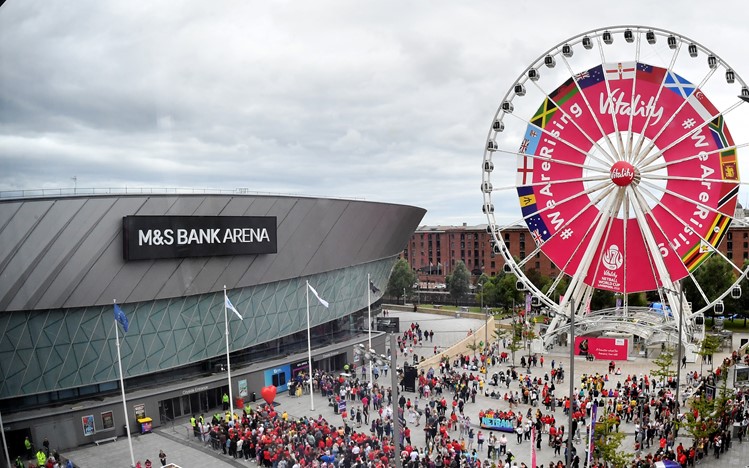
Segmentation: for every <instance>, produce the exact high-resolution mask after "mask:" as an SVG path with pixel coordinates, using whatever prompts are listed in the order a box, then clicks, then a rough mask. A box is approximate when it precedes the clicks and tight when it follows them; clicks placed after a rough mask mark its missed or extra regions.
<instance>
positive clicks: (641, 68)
mask: <svg viewBox="0 0 749 468" xmlns="http://www.w3.org/2000/svg"><path fill="white" fill-rule="evenodd" d="M636 74H637V81H647V82H650V83H655V84H657V85H660V84H661V83H663V77H664V76H665V74H666V69H665V68H661V67H654V66H652V65H648V64H647V63H639V62H638V63H637V72H636Z"/></svg>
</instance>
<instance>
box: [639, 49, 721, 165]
mask: <svg viewBox="0 0 749 468" xmlns="http://www.w3.org/2000/svg"><path fill="white" fill-rule="evenodd" d="M674 64H675V61H673V62H672V63H671V64H670V65H669V68H668V69H667V70H666V73H665V74H664V75H663V81H661V86H660V89H659V90H658V96H659V97H660V94H661V92H662V91H663V89H664V88H665V87H666V79H667V78H668V76H669V74H672V73H673V65H674ZM713 73H715V69H710V70H709V71H708V72H707V73H706V74H705V76H704V78H703V79H702V81H701V82H700V83H699V84H698V85H697V86H696V87H695V90H696V89H700V88H702V87H703V86H704V85H705V83H707V82H708V80H709V79H710V77H711V76H713ZM687 103H689V99H688V96H687V98H685V99H684V100H683V101H682V102H681V104H680V105H679V106H678V107H677V108H676V109H675V110H674V111H673V112H671V116H670V117H669V118H668V120H667V121H666V122H665V123H664V124H663V125H662V126H661V128H660V130H659V131H658V133H656V135H655V137H653V139H652V140H650V144H648V147H647V148H646V150H645V151H644V152H643V153H640V154H639V155H638V158H637V159H636V160H635V163H637V162H639V161H642V160H643V159H644V158H645V157H646V156H647V155H648V153H650V151H651V150H652V149H653V147H654V146H655V144H656V142H657V141H658V138H660V137H661V135H663V132H665V131H666V129H668V128H669V126H670V125H671V123H672V122H673V120H674V119H675V118H676V116H677V115H678V114H679V112H681V110H682V109H683V108H684V107H685V106H686V105H687ZM711 120H712V118H711ZM661 151H662V150H661ZM651 157H652V155H651Z"/></svg>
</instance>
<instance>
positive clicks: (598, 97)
mask: <svg viewBox="0 0 749 468" xmlns="http://www.w3.org/2000/svg"><path fill="white" fill-rule="evenodd" d="M748 103H749V89H748V88H747V85H746V84H745V83H744V81H743V80H742V79H741V78H740V77H739V76H738V74H737V73H736V71H735V70H734V69H733V68H732V67H731V66H729V65H728V64H727V63H726V62H725V61H724V60H723V59H721V58H720V57H719V56H718V55H717V54H715V53H714V52H712V51H711V50H709V49H707V48H706V47H705V46H703V45H701V44H699V43H697V42H696V41H694V40H692V39H689V38H687V37H685V36H683V35H680V34H677V33H674V32H670V31H666V30H662V29H657V28H650V27H643V26H616V27H610V28H605V29H596V30H592V31H588V32H586V33H583V34H580V35H578V36H575V37H572V38H570V39H568V40H566V41H563V42H561V43H559V44H557V45H556V46H554V47H552V48H551V49H549V50H547V51H546V52H545V53H543V54H541V55H540V56H539V57H538V58H537V59H536V60H534V61H533V62H532V63H531V65H530V66H528V67H527V68H526V69H525V70H524V71H523V72H522V73H521V74H520V76H519V77H518V78H517V79H516V81H515V82H514V83H512V85H511V86H510V88H509V90H508V91H507V93H506V94H505V95H504V97H503V98H502V100H501V102H500V104H499V107H498V109H497V111H496V114H495V115H494V119H493V120H492V123H491V128H490V130H489V134H488V137H487V141H486V146H485V151H484V160H483V173H482V174H483V175H482V184H481V191H482V193H483V198H484V205H483V211H484V213H485V214H486V216H487V218H488V227H487V231H488V232H489V233H490V234H491V235H492V244H493V250H494V253H496V254H501V255H502V257H503V258H504V261H505V271H507V272H509V273H512V274H514V275H516V276H517V278H518V288H519V289H524V290H527V291H528V292H529V294H532V296H533V298H534V301H536V302H538V303H539V305H543V306H546V307H548V308H549V309H550V310H551V311H552V312H553V313H554V315H555V317H554V319H553V320H552V322H551V325H550V326H549V328H548V329H547V331H546V335H545V339H549V338H550V337H553V336H555V335H556V334H559V333H562V332H564V330H565V324H566V323H567V322H568V320H569V318H570V316H571V315H570V314H571V313H574V314H575V320H576V321H579V322H578V323H580V324H581V326H582V328H583V330H586V331H587V332H591V333H592V332H603V331H606V330H618V331H624V332H626V333H632V334H636V335H638V336H641V337H643V338H645V339H646V340H648V341H650V342H657V341H661V342H663V341H675V340H676V338H677V337H678V335H677V333H675V331H676V327H675V323H676V321H677V320H679V318H681V319H683V321H684V325H685V327H684V331H683V332H681V333H682V334H681V337H682V338H684V343H691V344H692V347H693V348H694V346H695V345H696V342H697V341H698V340H699V339H700V338H701V337H702V336H703V334H704V319H703V318H702V317H703V316H704V315H703V314H704V312H705V311H707V310H709V309H710V310H712V309H714V310H716V311H718V312H721V311H722V301H723V298H724V297H725V296H727V295H729V294H732V295H734V297H735V296H736V295H737V294H740V288H739V287H738V285H739V282H740V281H741V279H742V278H743V277H744V276H745V275H746V273H747V271H745V270H742V268H741V267H738V266H736V265H735V264H734V262H736V263H738V264H739V265H741V264H742V263H743V260H742V259H738V260H737V259H732V258H729V257H728V256H727V255H725V254H723V253H721V252H720V251H719V249H718V245H719V243H720V242H721V241H722V240H723V238H724V236H725V235H726V234H727V232H728V227H729V225H730V224H731V222H732V220H733V218H734V217H735V212H736V208H737V203H738V201H739V188H740V187H741V185H742V184H741V182H740V179H739V172H740V170H739V169H740V168H739V166H740V165H741V164H742V161H741V160H740V159H739V150H740V149H742V148H743V147H745V146H747V144H749V142H748V141H747V138H748V135H747V133H748V132H747V130H746V129H747V126H748V125H749V104H748ZM729 123H731V124H732V125H731V129H732V130H733V132H731V131H729ZM507 168H514V169H515V170H514V171H510V170H507ZM498 169H501V170H498ZM518 204H519V207H520V210H517V206H518ZM508 207H513V208H512V210H509V209H508ZM523 224H524V225H525V226H526V227H527V229H528V231H529V234H530V236H529V237H530V238H531V239H532V240H533V243H529V244H530V245H531V246H530V247H528V248H526V249H525V251H524V252H522V254H524V256H523V257H522V258H516V257H515V256H513V255H512V253H511V251H510V248H509V247H508V245H507V244H506V243H505V237H504V234H503V231H505V230H507V229H511V228H512V229H515V230H517V226H518V225H523ZM539 255H544V256H546V257H548V259H550V260H551V261H552V262H553V264H554V265H555V267H556V268H558V269H559V271H560V274H559V275H558V276H557V277H556V279H555V280H554V282H553V283H552V284H551V285H550V286H549V287H548V288H545V289H544V290H541V289H539V287H537V286H535V285H534V284H533V283H532V282H531V281H530V280H528V278H527V277H526V276H525V274H524V270H525V269H526V264H527V262H530V261H532V260H535V259H536V258H538V256H539ZM709 257H715V258H718V259H719V260H720V261H721V262H725V264H726V265H730V268H731V269H732V270H733V272H734V274H735V277H736V282H735V283H734V284H733V286H732V287H730V288H728V289H727V290H725V291H720V292H719V293H717V294H713V293H707V292H706V291H709V290H711V288H708V287H706V285H705V284H700V282H699V281H698V280H697V278H696V276H695V271H697V269H699V268H700V266H701V265H704V264H705V261H706V260H707V259H708V258H709ZM563 279H564V280H563ZM563 284H564V285H565V287H564V290H561V289H562V288H561V286H560V285H563ZM686 284H689V285H693V286H689V287H694V288H696V291H698V292H699V294H700V295H701V297H702V299H703V303H704V304H705V305H704V306H700V307H699V308H697V310H692V307H691V304H689V303H688V302H686V300H685V299H684V298H683V294H680V293H681V292H682V291H683V289H682V288H683V287H684V286H685V285H686ZM595 290H607V291H611V292H613V293H615V294H616V295H617V297H618V299H617V307H616V308H613V309H609V310H604V311H591V310H590V309H589V305H588V304H589V301H590V298H591V296H592V294H593V292H594V291H595ZM643 291H658V295H659V296H660V297H661V301H660V304H664V309H662V310H660V311H659V310H653V308H652V307H649V308H635V307H629V304H628V299H627V298H628V294H631V293H637V292H643ZM669 307H670V310H669ZM667 311H668V312H667Z"/></svg>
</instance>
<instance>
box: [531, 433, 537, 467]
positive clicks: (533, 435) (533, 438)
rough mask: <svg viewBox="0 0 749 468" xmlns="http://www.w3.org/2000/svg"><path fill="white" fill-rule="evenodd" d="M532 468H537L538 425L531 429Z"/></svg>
mask: <svg viewBox="0 0 749 468" xmlns="http://www.w3.org/2000/svg"><path fill="white" fill-rule="evenodd" d="M531 468H536V425H535V424H534V425H533V427H531Z"/></svg>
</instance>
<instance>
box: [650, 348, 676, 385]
mask: <svg viewBox="0 0 749 468" xmlns="http://www.w3.org/2000/svg"><path fill="white" fill-rule="evenodd" d="M653 364H655V366H656V367H657V369H655V370H653V371H651V373H652V374H653V375H654V376H656V377H660V378H661V381H663V382H665V381H666V379H667V378H669V377H673V376H675V375H676V371H675V370H673V369H671V366H673V365H674V350H673V348H672V347H670V346H667V347H666V348H665V349H663V350H662V351H661V354H660V356H658V357H657V358H655V359H653Z"/></svg>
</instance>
